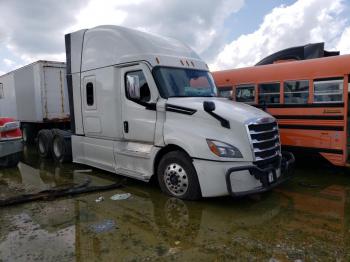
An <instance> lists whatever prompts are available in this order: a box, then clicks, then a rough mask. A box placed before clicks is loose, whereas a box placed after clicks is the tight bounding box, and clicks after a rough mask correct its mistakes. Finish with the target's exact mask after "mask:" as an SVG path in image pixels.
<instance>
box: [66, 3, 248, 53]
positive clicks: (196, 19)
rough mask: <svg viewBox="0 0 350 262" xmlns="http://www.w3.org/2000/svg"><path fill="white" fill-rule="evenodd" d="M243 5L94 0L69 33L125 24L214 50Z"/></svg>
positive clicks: (197, 46) (193, 45)
mask: <svg viewBox="0 0 350 262" xmlns="http://www.w3.org/2000/svg"><path fill="white" fill-rule="evenodd" d="M243 4H244V0H235V1H232V0H217V1H212V0H191V1H186V0H181V1H179V0H167V1H153V0H118V1H105V2H104V3H103V5H102V4H101V1H100V0H91V1H90V2H89V4H88V5H87V6H86V7H85V8H84V9H82V10H81V11H80V12H79V13H78V14H77V16H76V19H77V23H76V24H75V25H74V26H72V27H70V28H69V29H68V30H66V32H68V31H69V30H78V29H81V28H91V27H94V26H97V25H101V24H116V25H124V26H128V27H132V28H137V29H139V30H142V31H147V32H152V33H155V34H160V35H163V36H169V37H174V38H177V39H179V40H181V41H183V42H185V43H186V44H188V45H190V46H191V47H193V48H194V49H195V50H196V51H197V52H199V53H203V52H206V51H207V50H208V49H210V50H211V52H214V51H216V50H215V49H217V48H218V47H219V45H220V46H221V43H222V41H219V39H220V40H222V39H224V37H225V34H224V32H225V31H224V29H223V24H224V21H225V19H226V18H227V17H228V16H229V15H231V14H232V13H234V12H237V11H238V10H239V9H240V8H241V7H242V6H243ZM206 54H207V52H206ZM208 55H210V54H208Z"/></svg>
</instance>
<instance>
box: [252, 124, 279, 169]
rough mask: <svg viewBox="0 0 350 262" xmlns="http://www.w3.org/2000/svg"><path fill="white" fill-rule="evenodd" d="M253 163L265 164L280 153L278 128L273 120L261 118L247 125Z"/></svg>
mask: <svg viewBox="0 0 350 262" xmlns="http://www.w3.org/2000/svg"><path fill="white" fill-rule="evenodd" d="M247 130H248V133H249V136H250V140H251V143H252V150H253V152H254V156H255V162H256V163H259V162H265V161H266V160H269V159H273V158H274V157H277V156H279V155H280V153H281V145H280V138H279V133H278V126H277V123H276V121H275V120H274V119H272V118H263V119H259V120H256V121H254V122H249V123H248V124H247Z"/></svg>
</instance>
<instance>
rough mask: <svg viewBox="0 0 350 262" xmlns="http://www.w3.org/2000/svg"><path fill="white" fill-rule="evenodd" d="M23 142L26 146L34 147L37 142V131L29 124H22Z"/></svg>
mask: <svg viewBox="0 0 350 262" xmlns="http://www.w3.org/2000/svg"><path fill="white" fill-rule="evenodd" d="M21 131H22V137H23V142H24V143H25V144H26V145H32V144H34V142H35V137H36V130H35V128H34V127H33V126H31V125H28V124H22V126H21Z"/></svg>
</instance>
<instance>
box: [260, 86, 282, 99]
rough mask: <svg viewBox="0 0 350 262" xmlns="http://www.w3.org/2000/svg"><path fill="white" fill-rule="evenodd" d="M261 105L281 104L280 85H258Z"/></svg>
mask: <svg viewBox="0 0 350 262" xmlns="http://www.w3.org/2000/svg"><path fill="white" fill-rule="evenodd" d="M258 90H259V104H279V103H280V83H264V84H259V85H258Z"/></svg>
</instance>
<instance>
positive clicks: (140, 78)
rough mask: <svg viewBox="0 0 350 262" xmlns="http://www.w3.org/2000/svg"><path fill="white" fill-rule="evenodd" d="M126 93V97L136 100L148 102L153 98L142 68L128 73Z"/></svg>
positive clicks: (126, 76)
mask: <svg viewBox="0 0 350 262" xmlns="http://www.w3.org/2000/svg"><path fill="white" fill-rule="evenodd" d="M125 93H126V97H127V98H128V99H130V100H132V101H134V102H143V103H146V102H149V101H150V100H151V92H150V89H149V86H148V83H147V81H146V77H145V75H144V74H143V72H142V71H141V70H139V71H133V72H128V73H126V75H125Z"/></svg>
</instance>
